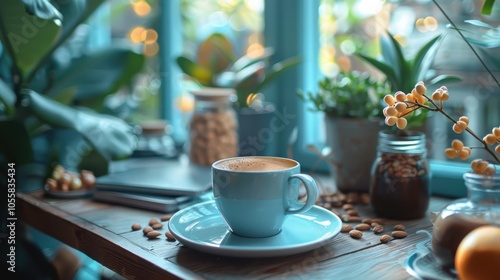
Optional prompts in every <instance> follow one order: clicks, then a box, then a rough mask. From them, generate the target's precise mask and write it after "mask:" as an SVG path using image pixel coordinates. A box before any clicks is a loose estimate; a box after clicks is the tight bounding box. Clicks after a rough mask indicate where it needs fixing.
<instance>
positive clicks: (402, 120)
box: [396, 118, 408, 129]
mask: <svg viewBox="0 0 500 280" xmlns="http://www.w3.org/2000/svg"><path fill="white" fill-rule="evenodd" d="M407 124H408V121H407V120H406V119H405V118H399V119H398V122H397V123H396V126H397V127H398V128H399V129H405V127H406V125H407Z"/></svg>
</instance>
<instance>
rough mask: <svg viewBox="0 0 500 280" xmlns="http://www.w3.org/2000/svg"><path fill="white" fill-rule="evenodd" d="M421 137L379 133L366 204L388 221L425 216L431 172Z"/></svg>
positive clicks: (419, 134)
mask: <svg viewBox="0 0 500 280" xmlns="http://www.w3.org/2000/svg"><path fill="white" fill-rule="evenodd" d="M425 144H426V141H425V134H423V133H421V132H409V131H405V132H404V134H401V133H399V134H391V133H389V132H386V131H381V132H379V138H378V147H377V149H378V151H377V158H376V159H375V162H374V163H373V166H372V170H371V179H370V188H369V189H370V201H371V204H372V207H373V210H374V211H375V213H376V214H377V215H380V216H383V217H386V218H391V219H417V218H421V217H423V216H425V214H426V211H427V208H428V206H429V199H430V187H429V185H430V178H431V173H430V169H429V164H428V162H427V158H426V156H427V149H426V146H425Z"/></svg>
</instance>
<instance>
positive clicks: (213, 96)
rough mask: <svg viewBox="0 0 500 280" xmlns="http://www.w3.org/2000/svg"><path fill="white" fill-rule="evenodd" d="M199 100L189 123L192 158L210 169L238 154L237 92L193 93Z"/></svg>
mask: <svg viewBox="0 0 500 280" xmlns="http://www.w3.org/2000/svg"><path fill="white" fill-rule="evenodd" d="M191 93H192V94H193V96H194V99H195V105H194V111H193V115H192V116H191V120H190V122H189V143H188V144H189V148H188V154H189V157H190V160H191V162H192V163H195V164H199V165H204V166H210V165H211V164H212V163H213V162H215V161H217V160H219V159H223V158H228V157H234V156H237V154H238V134H237V128H238V121H237V118H236V113H235V112H234V109H233V106H232V105H233V101H234V100H235V91H234V89H230V88H203V89H200V90H196V91H192V92H191Z"/></svg>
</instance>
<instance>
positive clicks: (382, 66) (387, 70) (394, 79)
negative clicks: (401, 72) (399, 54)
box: [356, 53, 400, 90]
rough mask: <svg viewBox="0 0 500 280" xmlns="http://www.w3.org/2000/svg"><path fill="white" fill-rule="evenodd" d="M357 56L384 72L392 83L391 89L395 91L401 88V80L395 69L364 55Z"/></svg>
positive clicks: (358, 54)
mask: <svg viewBox="0 0 500 280" xmlns="http://www.w3.org/2000/svg"><path fill="white" fill-rule="evenodd" d="M356 55H357V56H358V57H360V58H362V59H363V60H365V61H366V62H368V63H369V64H371V65H372V66H373V67H375V68H377V69H378V70H379V71H380V72H382V73H383V74H384V75H385V76H386V77H387V80H388V81H389V83H391V88H392V89H393V90H394V89H399V88H400V84H399V80H398V79H397V77H396V73H395V72H394V69H392V67H391V66H390V65H387V64H385V63H383V62H380V61H378V60H376V59H374V58H371V57H369V56H366V55H364V54H360V53H357V54H356Z"/></svg>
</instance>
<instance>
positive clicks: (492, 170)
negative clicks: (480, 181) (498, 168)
mask: <svg viewBox="0 0 500 280" xmlns="http://www.w3.org/2000/svg"><path fill="white" fill-rule="evenodd" d="M483 174H484V175H487V176H491V175H493V174H495V168H494V167H493V166H491V165H489V166H488V167H487V168H486V169H485V170H484V172H483Z"/></svg>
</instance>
